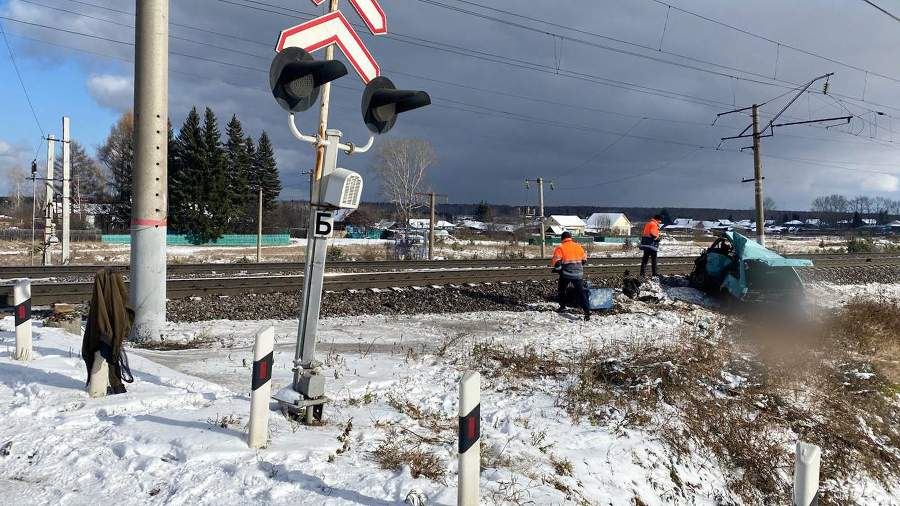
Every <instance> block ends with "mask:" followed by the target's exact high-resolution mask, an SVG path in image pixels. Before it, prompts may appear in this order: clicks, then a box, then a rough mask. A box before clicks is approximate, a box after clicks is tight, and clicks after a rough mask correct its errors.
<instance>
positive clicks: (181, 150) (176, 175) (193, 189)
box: [168, 107, 204, 233]
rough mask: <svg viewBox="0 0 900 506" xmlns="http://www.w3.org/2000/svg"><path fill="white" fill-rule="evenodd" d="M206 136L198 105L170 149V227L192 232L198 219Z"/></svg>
mask: <svg viewBox="0 0 900 506" xmlns="http://www.w3.org/2000/svg"><path fill="white" fill-rule="evenodd" d="M203 151H204V145H203V136H202V131H201V128H200V115H199V114H198V113H197V108H196V107H194V108H192V109H191V112H189V113H188V115H187V118H185V120H184V124H183V125H181V129H180V130H179V131H178V137H177V138H176V139H175V141H174V145H173V146H172V149H171V151H170V153H169V160H170V162H169V177H168V184H169V227H170V229H171V230H173V231H175V232H178V233H189V232H190V231H191V230H193V227H194V226H195V225H194V223H195V222H196V219H197V212H198V207H197V202H198V200H199V199H201V198H202V195H203V193H202V190H203V189H202V181H201V180H200V178H201V177H202V176H201V174H200V173H199V170H198V169H199V168H200V167H201V165H202V163H203V162H202V159H203Z"/></svg>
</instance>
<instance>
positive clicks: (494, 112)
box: [13, 20, 895, 175]
mask: <svg viewBox="0 0 900 506" xmlns="http://www.w3.org/2000/svg"><path fill="white" fill-rule="evenodd" d="M13 21H17V22H20V21H21V20H13ZM26 24H30V25H34V26H39V27H42V28H47V29H52V30H57V31H58V29H57V28H56V27H51V26H47V25H40V24H37V23H30V22H26ZM65 31H66V32H69V33H73V34H76V35H81V36H86V37H91V38H95V39H100V40H105V41H109V42H113V43H118V44H125V45H129V46H133V42H130V41H120V40H115V39H109V38H106V37H100V36H96V35H93V34H84V33H80V32H75V31H71V30H65ZM26 38H28V37H26ZM33 40H38V41H41V42H45V43H49V42H47V41H42V40H40V39H33ZM49 44H51V45H57V46H62V45H60V44H54V43H49ZM62 47H66V46H62ZM69 48H70V49H75V50H79V51H85V52H88V53H93V54H97V55H98V56H104V57H111V58H116V59H123V60H125V61H130V60H127V59H124V58H121V57H116V56H110V55H105V54H102V53H96V52H92V51H86V50H82V49H80V48H72V47H69ZM172 54H173V55H176V56H182V57H187V58H193V59H198V60H200V61H205V62H210V63H216V64H220V65H225V66H229V67H235V68H241V69H244V70H249V71H253V72H258V73H267V72H268V71H267V70H266V69H261V68H253V67H248V66H245V65H237V64H233V63H231V62H225V61H220V60H216V59H213V58H206V57H201V56H197V55H191V54H186V53H178V52H173V53H172ZM173 72H177V71H173ZM177 73H180V74H184V75H191V76H193V77H196V78H199V79H208V76H200V75H196V74H190V73H186V72H177ZM239 86H243V84H240V85H239ZM338 87H341V88H346V89H351V90H354V91H359V90H358V89H356V88H352V87H348V86H338ZM438 100H441V101H446V102H449V103H450V104H455V105H447V104H435V105H438V106H439V107H445V108H449V109H456V110H460V111H463V112H468V113H474V114H481V115H488V116H494V117H500V118H505V119H514V120H519V121H526V122H529V123H531V124H535V123H538V124H546V125H548V126H553V127H559V128H568V129H572V128H574V129H576V130H578V129H581V130H585V131H590V132H598V133H604V134H608V135H615V136H622V137H631V138H636V139H641V140H646V141H652V142H660V143H668V144H676V145H683V146H688V147H695V148H698V149H713V148H712V147H711V146H702V145H697V144H691V143H687V142H682V141H675V140H670V139H660V138H654V137H648V136H637V135H629V134H628V132H624V133H623V132H615V131H610V130H605V129H599V128H594V127H590V126H583V125H574V126H573V125H571V124H569V123H562V122H554V121H547V120H543V119H541V118H535V117H530V116H525V115H521V114H518V113H514V112H510V111H504V110H500V109H494V108H485V107H483V106H481V105H477V104H470V103H466V102H462V101H456V100H451V99H440V98H439V99H438ZM723 151H724V150H723ZM734 152H737V151H734ZM833 167H834V168H839V169H843V170H853V171H860V170H861V171H863V172H876V171H865V170H862V169H851V168H847V167H840V166H833ZM876 173H882V174H890V175H895V173H887V172H876Z"/></svg>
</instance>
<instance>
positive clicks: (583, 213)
mask: <svg viewBox="0 0 900 506" xmlns="http://www.w3.org/2000/svg"><path fill="white" fill-rule="evenodd" d="M290 202H292V203H305V202H306V201H305V200H292V201H290ZM525 207H526V206H521V205H507V204H491V203H488V202H485V201H482V202H477V203H465V204H441V203H439V204H438V205H437V214H438V215H440V216H441V217H442V218H444V219H447V218H455V217H459V216H472V217H474V218H475V219H478V220H481V221H491V220H492V219H498V220H502V221H507V222H512V223H515V222H519V221H521V220H522V216H523V212H522V211H523V209H524V208H525ZM527 207H528V209H529V210H532V211H533V210H534V209H535V207H536V206H533V205H529V206H527ZM392 212H393V204H392V203H390V202H363V203H362V204H361V205H360V210H359V211H357V213H358V214H359V215H358V216H354V217H353V218H351V219H350V221H351V222H355V223H360V224H362V223H366V222H369V221H372V222H374V221H377V219H380V218H390V217H391V216H392ZM544 212H545V214H546V215H548V216H549V215H554V214H557V215H577V216H580V217H582V218H585V217H588V216H590V215H591V214H592V213H619V212H620V213H624V214H625V216H627V217H628V219H629V220H631V221H632V222H642V221H647V220H649V219H650V218H651V217H653V216H654V215H655V214H657V213H659V214H663V215H664V216H668V218H669V219H668V220H667V221H670V222H671V220H674V219H676V218H691V219H695V220H707V221H712V220H717V219H729V220H732V221H740V220H754V219H756V211H754V210H753V209H727V208H698V207H625V206H586V205H577V206H545V207H544ZM357 213H354V214H357ZM855 214H858V215H859V216H860V217H862V218H874V219H876V220H878V223H887V222H888V221H891V220H893V219H896V218H897V217H898V215H900V200H892V199H886V198H883V197H874V198H872V197H866V196H859V197H854V198H849V199H848V198H846V197H842V196H841V195H829V196H823V197H817V198H816V199H815V200H814V201H813V205H812V206H811V209H809V210H780V209H777V208H775V207H773V206H772V204H770V207H769V208H768V209H766V219H771V220H775V221H776V222H777V223H779V224H781V223H785V222H788V221H791V220H801V221H802V220H806V219H811V218H813V219H814V218H818V219H821V220H823V221H826V222H832V223H833V222H836V221H837V220H840V219H848V220H849V219H851V218H852V217H853V216H854V215H855ZM417 216H419V217H423V218H427V217H428V208H427V206H423V207H420V208H419V212H418V213H417ZM364 217H365V218H364Z"/></svg>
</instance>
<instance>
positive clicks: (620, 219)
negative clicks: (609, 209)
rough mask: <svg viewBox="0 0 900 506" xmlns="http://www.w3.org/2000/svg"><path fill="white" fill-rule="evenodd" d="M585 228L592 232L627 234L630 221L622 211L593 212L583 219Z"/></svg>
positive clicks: (629, 231)
mask: <svg viewBox="0 0 900 506" xmlns="http://www.w3.org/2000/svg"><path fill="white" fill-rule="evenodd" d="M585 228H586V229H587V230H590V231H592V232H609V233H612V234H616V235H629V234H631V221H630V220H629V219H628V217H626V216H625V215H624V214H622V213H594V214H592V215H590V216H589V217H588V219H587V220H585Z"/></svg>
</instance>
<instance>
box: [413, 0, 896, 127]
mask: <svg viewBox="0 0 900 506" xmlns="http://www.w3.org/2000/svg"><path fill="white" fill-rule="evenodd" d="M417 1H419V2H421V3H424V4H428V5H433V6H437V7H441V8H444V9H448V10H451V11H456V12H460V13H463V14H467V15H470V16H474V17H478V18H482V19H487V20H490V21H494V22H497V23H502V24H505V25H508V26H513V27H516V28H520V29H523V30H528V31H532V32H536V33H540V34H543V35H548V36H553V37H556V38H559V39H561V40H567V41H571V42H575V43H578V44H583V45H587V46H591V47H595V48H599V49H605V50H607V51H613V52H616V53H620V54H625V55H629V56H634V57H637V58H643V59H647V60H652V61H656V62H659V63H663V64H668V65H673V66H677V67H681V68H685V69H688V70H694V71H698V72H705V73H709V74H712V75H717V76H719V77H728V78H731V79H735V80H739V81H747V82H751V83H754V84H761V85H766V86H774V87H780V88H785V87H790V88H793V87H796V86H799V85H800V84H801V83H796V82H793V81H788V80H784V79H778V78H777V75H772V76H769V75H766V74H761V73H759V72H755V71H751V70H747V69H741V68H738V67H733V66H729V65H724V64H720V63H717V62H712V61H709V60H704V59H700V58H696V57H692V56H688V55H684V54H680V53H675V52H672V51H668V50H665V49H663V48H662V46H660V47H659V48H656V47H651V46H648V45H645V44H639V43H636V42H631V41H627V40H623V39H620V38H616V37H610V36H608V35H604V34H600V33H596V32H591V31H587V30H581V29H575V28H569V27H566V26H565V25H560V24H558V23H553V22H551V21H547V20H544V19H539V18H535V17H532V16H524V15H521V14H518V13H515V12H512V11H508V10H503V9H497V8H494V7H489V6H485V5H482V4H479V3H476V2H472V1H468V0H456V1H457V2H460V3H465V4H469V5H474V6H478V7H481V8H483V9H487V10H491V11H495V12H501V13H504V14H507V15H510V16H515V17H520V18H523V19H527V20H529V21H533V22H538V23H544V24H547V25H549V26H554V27H559V28H562V29H566V30H571V31H574V32H577V33H582V34H586V35H590V36H592V37H598V38H602V39H605V40H609V41H614V42H617V43H620V44H626V45H629V46H632V47H637V48H641V49H644V50H647V51H651V52H652V53H651V54H649V55H647V54H641V53H635V52H633V51H628V50H623V49H620V48H614V47H611V46H607V45H603V44H598V43H595V42H591V41H586V40H584V39H579V38H575V37H569V36H566V35H563V34H560V33H556V32H550V31H546V30H541V29H538V28H534V27H531V26H528V25H523V24H521V23H515V22H512V21H509V20H505V19H502V18H497V17H495V16H488V15H486V14H483V13H479V12H475V11H471V10H467V9H463V8H460V7H456V6H452V5H449V4H446V3H443V2H440V1H438V0H417ZM654 1H656V0H654ZM665 5H668V4H665ZM667 12H668V11H667ZM667 19H668V14H667ZM666 25H667V27H668V22H667V23H666ZM766 40H768V41H769V42H772V43H774V44H777V47H778V49H779V51H780V48H781V47H782V46H784V47H788V48H791V49H793V46H790V45H787V44H782V43H780V42H778V41H773V40H769V39H766ZM801 52H802V51H801ZM656 53H662V54H668V55H672V56H676V57H678V58H683V59H685V60H689V61H692V62H696V63H703V64H705V65H711V66H714V67H718V68H722V69H726V70H731V71H734V72H740V73H742V74H747V75H750V76H755V77H758V78H761V79H767V80H770V81H772V82H768V81H760V80H759V79H751V78H748V77H744V76H739V75H734V74H729V73H727V72H720V71H715V70H710V69H705V68H702V67H697V66H695V65H687V64H684V63H681V62H674V61H671V60H666V59H664V58H659V57H657V56H653V54H656ZM804 53H806V52H804ZM806 54H809V53H806ZM816 56H817V57H819V58H823V59H826V60H828V61H832V59H830V58H827V57H824V56H819V55H816ZM833 61H834V62H835V63H837V64H840V65H844V66H847V67H848V68H852V69H854V70H859V71H861V72H867V73H870V74H872V75H878V76H879V77H883V78H884V79H888V80H891V81H893V82H895V83H898V84H900V79H898V78H892V77H889V76H885V75H882V74H879V73H876V72H872V71H868V70H866V69H861V68H858V67H853V66H849V65H846V64H844V63H843V62H839V61H837V60H833ZM840 96H842V97H843V98H847V99H854V100H861V101H863V102H867V101H866V100H865V96H863V97H862V98H861V99H857V98H855V97H851V96H848V95H840ZM869 103H872V104H873V105H878V106H879V107H886V108H890V109H895V110H898V111H900V107H894V106H890V105H885V104H878V103H875V102H869Z"/></svg>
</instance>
